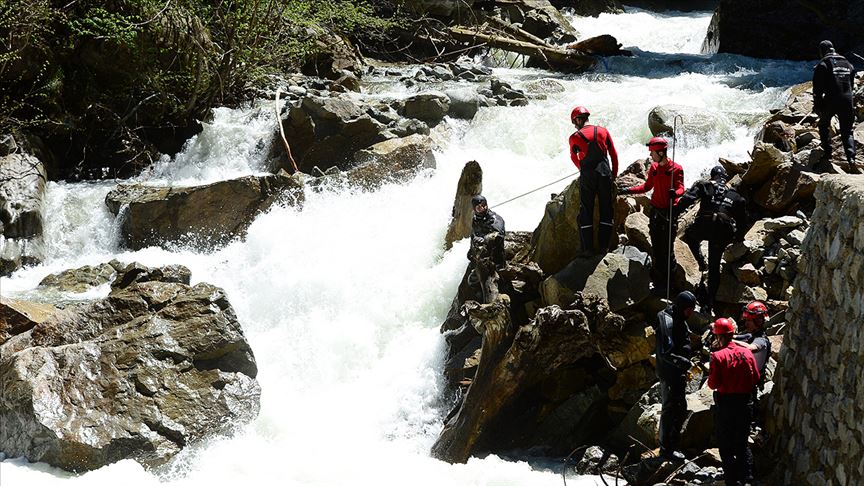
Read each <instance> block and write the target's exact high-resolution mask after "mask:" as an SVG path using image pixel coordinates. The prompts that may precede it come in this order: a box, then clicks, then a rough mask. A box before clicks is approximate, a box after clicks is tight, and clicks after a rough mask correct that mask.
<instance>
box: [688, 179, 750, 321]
mask: <svg viewBox="0 0 864 486" xmlns="http://www.w3.org/2000/svg"><path fill="white" fill-rule="evenodd" d="M696 201H700V203H699V213H698V214H697V215H696V221H694V222H693V224H692V225H690V226H689V227H688V228H687V230H686V231H685V232H684V238H683V239H684V241H685V242H686V243H687V245H688V246H689V247H690V251H692V252H693V256H694V257H696V262H697V263H699V270H700V271H703V272H704V271H705V268H706V264H705V257H704V256H702V250H701V246H702V242H703V241H705V240H708V264H707V268H708V299H707V304H706V305H705V307H703V309H702V312H703V313H705V312H710V310H711V308H712V307H713V305H714V298H715V297H716V296H717V289H718V288H719V287H720V257H721V256H723V251H724V250H726V247H727V246H729V244H730V243H732V241H733V240H735V239H740V238H741V237H742V236H743V231H744V229H745V224H746V219H747V201H745V200H744V198H743V197H741V195H740V194H738V193H737V192H736V191H735V190H734V189H729V188H727V187H726V169H724V168H723V167H722V166H719V165H718V166H716V167H714V168H713V169H711V180H710V181H699V182H697V183H696V184H693V187H691V188H690V189H689V190H688V191H687V192H685V193H684V195H683V196H681V199H680V200H679V201H678V204H677V205H676V206H675V209H676V212H677V214H681V213H683V212H684V211H686V210H687V208H689V207H690V206H691V205H693V203H695V202H696ZM676 219H677V215H676Z"/></svg>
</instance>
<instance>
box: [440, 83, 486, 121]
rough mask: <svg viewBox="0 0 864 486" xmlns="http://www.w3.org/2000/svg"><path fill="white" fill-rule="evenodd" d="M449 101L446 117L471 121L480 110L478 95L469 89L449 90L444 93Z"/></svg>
mask: <svg viewBox="0 0 864 486" xmlns="http://www.w3.org/2000/svg"><path fill="white" fill-rule="evenodd" d="M445 94H446V95H447V99H448V100H449V111H448V112H447V114H448V115H450V116H452V117H453V118H461V119H464V120H471V119H472V118H474V115H476V114H477V110H479V109H480V95H479V94H477V92H476V91H475V90H473V89H470V88H463V89H451V90H448V91H446V92H445Z"/></svg>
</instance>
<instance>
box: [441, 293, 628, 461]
mask: <svg viewBox="0 0 864 486" xmlns="http://www.w3.org/2000/svg"><path fill="white" fill-rule="evenodd" d="M509 300H510V299H509V297H508V296H507V295H506V294H502V295H500V296H499V297H498V299H497V300H495V301H494V302H492V303H490V304H485V305H481V304H478V303H476V302H466V303H465V305H464V306H463V310H464V312H465V313H466V314H467V315H468V318H469V321H470V323H471V325H473V326H474V328H475V329H476V330H477V331H478V332H479V333H480V334H481V335H482V336H483V345H482V351H481V358H480V363H479V365H478V367H477V372H476V374H475V376H474V380H473V382H472V384H471V387H470V388H469V389H468V393H467V395H466V396H465V399H464V400H463V402H462V405H461V407H460V408H459V411H458V413H456V414H455V415H453V416H452V417H451V418H450V419H449V420H448V421H447V423H446V424H445V426H444V429H443V430H442V431H441V435H440V436H439V437H438V440H437V441H436V442H435V445H433V446H432V454H433V455H434V456H435V457H437V458H439V459H442V460H445V461H448V462H454V463H455V462H459V463H464V462H466V461H467V460H468V458H469V457H470V456H471V455H472V454H474V453H475V452H478V451H481V452H482V450H483V448H484V447H488V446H489V444H488V441H489V439H490V437H491V436H493V435H494V434H495V432H496V429H497V427H496V424H501V423H504V422H506V420H507V417H505V416H504V415H505V413H506V412H505V411H506V410H507V408H508V407H509V406H511V405H513V404H514V403H515V402H516V401H517V400H518V399H519V398H520V395H521V394H523V393H524V392H525V391H526V390H529V389H531V388H532V387H534V386H537V384H538V383H539V382H540V381H541V380H542V379H544V377H547V376H549V375H550V374H552V373H554V372H556V371H557V370H559V369H561V368H563V367H566V366H570V365H572V364H573V363H575V362H576V361H578V360H579V359H582V358H585V357H588V356H591V355H594V354H595V353H597V352H601V353H602V352H603V350H602V349H601V348H600V345H601V344H602V343H604V342H606V341H608V338H609V337H610V336H614V335H617V334H619V333H620V330H621V327H622V326H623V323H624V319H623V318H622V317H621V316H618V315H616V314H614V313H611V312H610V311H609V308H608V307H607V306H606V304H605V303H604V302H602V301H601V300H600V299H597V298H593V297H590V298H586V297H583V296H582V294H581V293H579V294H577V296H576V301H575V302H574V304H573V306H574V308H573V309H572V310H563V309H561V308H559V307H558V306H550V307H545V308H543V309H540V310H539V311H538V312H537V314H536V316H535V318H534V319H533V320H532V321H531V322H530V323H528V324H526V325H524V326H521V327H519V328H516V326H515V325H514V324H513V323H512V322H511V319H510V312H509ZM484 441H487V443H486V444H484Z"/></svg>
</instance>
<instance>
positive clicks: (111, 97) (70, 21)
mask: <svg viewBox="0 0 864 486" xmlns="http://www.w3.org/2000/svg"><path fill="white" fill-rule="evenodd" d="M395 26H396V21H395V20H393V19H392V18H382V17H380V16H379V13H378V12H376V10H375V8H373V6H372V5H370V4H369V3H367V2H366V1H363V0H76V1H72V2H70V1H69V0H0V40H2V41H3V43H4V49H3V50H2V51H0V132H7V131H10V130H15V129H18V128H21V127H27V126H38V127H47V128H46V129H50V130H56V129H57V127H61V126H63V127H67V129H69V130H72V129H74V127H75V126H76V122H77V123H78V124H79V125H80V124H83V123H85V121H84V119H85V118H86V119H87V121H86V123H88V124H90V125H92V124H93V123H96V124H97V125H100V124H101V125H102V126H104V130H103V131H105V132H111V133H121V134H125V135H124V136H128V137H132V138H134V137H136V136H137V133H138V130H137V128H136V126H143V125H149V126H163V125H178V126H180V125H183V124H184V123H189V121H191V120H193V119H195V118H200V117H202V116H204V114H205V113H206V112H207V110H209V108H211V107H213V106H214V105H218V104H226V103H231V102H234V101H239V100H242V99H244V98H245V97H247V96H248V93H249V90H250V88H253V87H259V86H261V85H262V84H263V83H266V82H268V80H270V79H272V75H274V74H279V73H281V72H285V71H287V70H292V69H294V68H296V67H297V66H299V65H302V64H303V63H304V62H305V61H306V60H307V59H309V58H310V57H312V56H314V55H316V54H317V53H318V51H319V50H321V49H322V47H326V46H323V45H322V41H321V39H322V38H326V36H327V35H330V34H328V33H335V34H336V35H339V36H342V37H345V38H358V37H359V38H364V39H374V38H376V37H377V38H381V37H383V36H385V35H386V33H387V32H388V31H389V30H390V29H392V28H393V27H395ZM112 125H113V126H112ZM70 126H72V127H73V128H69V127H70ZM127 145H128V144H127Z"/></svg>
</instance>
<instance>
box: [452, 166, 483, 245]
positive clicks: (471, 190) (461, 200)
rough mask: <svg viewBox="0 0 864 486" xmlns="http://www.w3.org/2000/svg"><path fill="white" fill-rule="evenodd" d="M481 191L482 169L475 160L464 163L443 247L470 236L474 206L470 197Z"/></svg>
mask: <svg viewBox="0 0 864 486" xmlns="http://www.w3.org/2000/svg"><path fill="white" fill-rule="evenodd" d="M482 192H483V169H482V168H481V167H480V164H479V163H477V161H476V160H472V161H470V162H468V163H467V164H465V167H463V168H462V175H460V176H459V184H458V185H457V187H456V198H455V200H454V201H453V219H451V220H450V226H448V227H447V235H446V236H445V237H444V248H445V249H447V250H449V249H450V248H452V247H453V243H454V242H456V241H459V240H461V239H462V238H467V237H469V236H471V224H472V223H471V222H472V220H473V219H474V208H473V207H471V198H472V197H474V196H475V195H477V194H481V193H482Z"/></svg>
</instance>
